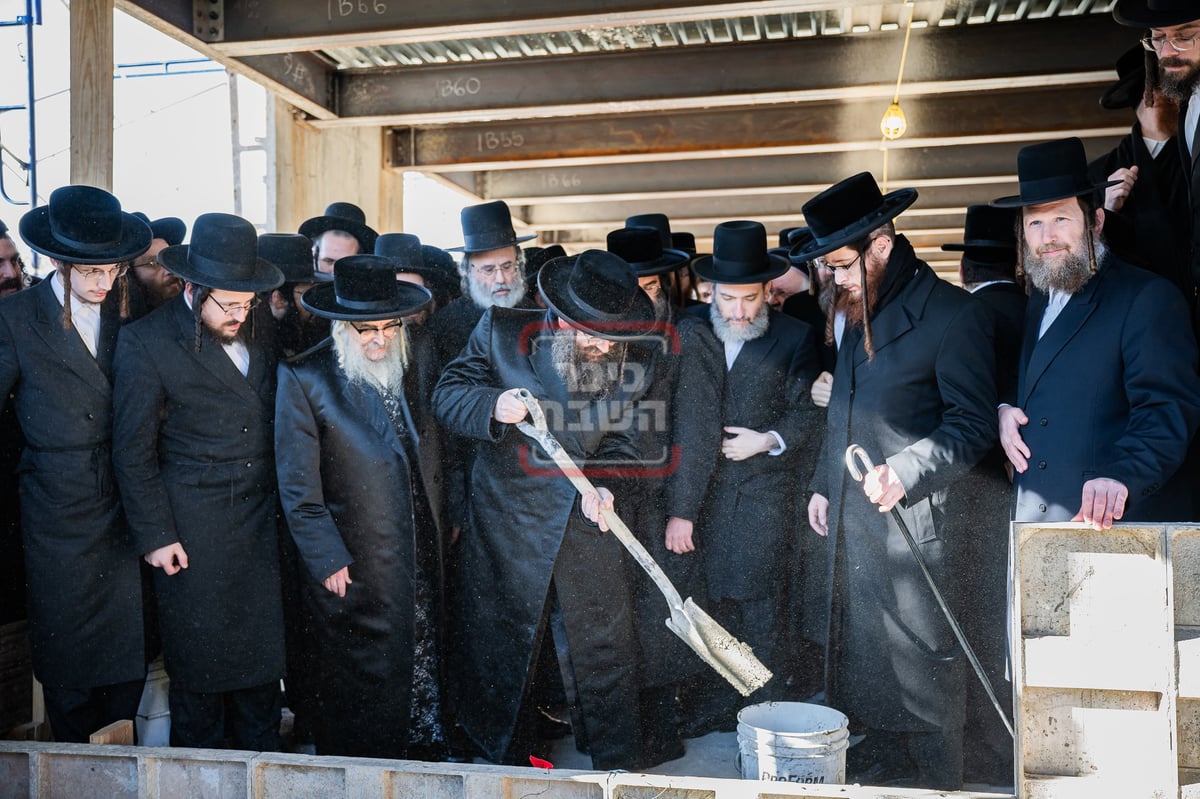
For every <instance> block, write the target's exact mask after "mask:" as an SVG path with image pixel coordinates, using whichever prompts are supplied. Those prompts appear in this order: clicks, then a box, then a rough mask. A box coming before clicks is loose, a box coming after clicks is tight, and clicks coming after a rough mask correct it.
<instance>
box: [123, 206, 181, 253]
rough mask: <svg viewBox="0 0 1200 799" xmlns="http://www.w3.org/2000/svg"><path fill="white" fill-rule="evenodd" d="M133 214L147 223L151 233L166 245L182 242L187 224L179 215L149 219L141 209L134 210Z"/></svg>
mask: <svg viewBox="0 0 1200 799" xmlns="http://www.w3.org/2000/svg"><path fill="white" fill-rule="evenodd" d="M133 215H134V216H136V217H137V218H138V219H140V220H142V221H143V222H145V223H146V224H147V225H149V226H150V233H151V235H152V236H154V238H156V239H162V240H163V241H165V242H166V243H167V246H172V245H175V244H183V237H184V236H186V235H187V224H186V223H185V222H184V221H183V220H182V219H180V218H179V217H177V216H164V217H163V218H162V219H151V218H150V217H148V216H146V215H145V214H143V213H142V212H141V211H134V212H133Z"/></svg>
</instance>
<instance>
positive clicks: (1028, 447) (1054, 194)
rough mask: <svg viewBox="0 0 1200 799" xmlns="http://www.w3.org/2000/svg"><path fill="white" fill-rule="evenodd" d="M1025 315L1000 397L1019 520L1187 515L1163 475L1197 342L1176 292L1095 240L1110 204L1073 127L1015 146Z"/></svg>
mask: <svg viewBox="0 0 1200 799" xmlns="http://www.w3.org/2000/svg"><path fill="white" fill-rule="evenodd" d="M1017 171H1018V174H1019V177H1020V183H1021V193H1020V194H1019V195H1016V196H1013V197H1004V198H1001V199H999V200H996V201H995V203H994V204H995V205H998V206H1002V207H1012V208H1020V209H1021V215H1020V224H1019V227H1018V232H1019V235H1020V241H1021V261H1022V265H1023V267H1024V270H1025V274H1026V275H1027V276H1028V277H1029V280H1030V282H1031V283H1032V284H1033V287H1034V288H1035V289H1036V291H1035V292H1034V294H1033V296H1032V297H1031V298H1030V301H1029V308H1028V310H1027V312H1026V315H1025V335H1024V341H1023V346H1022V351H1021V358H1020V369H1019V377H1018V385H1017V390H1016V395H1015V396H1009V397H1006V398H1004V399H1005V400H1006V403H1005V404H1002V405H1001V406H1000V413H999V416H1000V443H1001V445H1002V446H1003V447H1004V451H1005V454H1006V455H1007V456H1008V459H1009V461H1010V462H1011V463H1012V466H1013V469H1014V470H1015V472H1016V476H1015V484H1016V489H1017V501H1016V507H1015V510H1014V517H1013V518H1014V519H1015V520H1016V521H1023V522H1056V521H1068V520H1070V521H1082V522H1085V523H1087V524H1089V525H1091V526H1092V527H1094V528H1095V529H1098V530H1099V529H1104V528H1108V527H1111V526H1112V523H1113V522H1114V521H1117V520H1121V519H1124V520H1127V521H1175V520H1182V519H1186V518H1188V516H1187V515H1182V516H1181V515H1179V514H1180V513H1183V514H1186V513H1187V509H1188V507H1189V505H1188V488H1189V487H1187V486H1183V485H1178V486H1177V485H1175V484H1174V483H1173V482H1172V481H1171V477H1172V475H1174V474H1175V472H1176V470H1177V469H1178V468H1179V466H1180V464H1181V463H1182V462H1183V460H1184V456H1185V454H1186V453H1187V446H1188V442H1189V441H1190V440H1191V438H1192V435H1193V434H1194V433H1195V431H1196V428H1197V425H1198V424H1200V378H1198V377H1197V373H1196V360H1197V354H1196V341H1195V338H1194V336H1193V334H1192V330H1191V326H1190V325H1189V324H1188V310H1187V305H1186V302H1185V300H1184V299H1183V297H1182V296H1181V295H1180V294H1179V292H1178V291H1176V290H1175V289H1174V288H1173V287H1172V285H1171V284H1170V283H1169V282H1168V281H1167V280H1165V279H1163V278H1160V277H1158V276H1156V275H1152V274H1151V273H1149V272H1146V271H1143V270H1141V269H1137V268H1135V267H1132V266H1130V265H1128V264H1126V263H1124V262H1122V261H1121V260H1119V259H1118V258H1116V257H1115V256H1113V254H1112V253H1110V252H1108V251H1107V249H1106V248H1105V247H1104V245H1103V244H1102V242H1101V240H1100V232H1101V230H1102V229H1103V227H1104V210H1103V209H1098V208H1096V205H1095V200H1094V199H1093V197H1094V195H1095V193H1096V192H1097V191H1099V190H1100V189H1102V188H1104V186H1105V185H1107V184H1101V185H1099V186H1095V185H1092V183H1091V181H1090V180H1089V178H1088V172H1087V164H1086V161H1085V156H1084V149H1083V143H1082V142H1081V141H1080V140H1079V139H1063V140H1059V141H1053V142H1047V143H1044V144H1035V145H1030V146H1028V147H1025V148H1023V149H1022V150H1021V151H1020V153H1019V155H1018V156H1017Z"/></svg>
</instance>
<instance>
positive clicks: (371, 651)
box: [275, 255, 445, 759]
mask: <svg viewBox="0 0 1200 799" xmlns="http://www.w3.org/2000/svg"><path fill="white" fill-rule="evenodd" d="M430 299H431V297H430V294H429V292H428V291H427V290H426V289H424V288H423V287H420V286H416V285H413V284H410V283H407V282H403V281H397V280H396V279H395V266H394V264H393V262H392V261H391V260H390V259H388V258H384V257H381V256H375V255H355V256H348V257H346V258H342V259H340V260H339V261H338V262H337V264H336V265H335V267H334V280H333V282H332V283H326V284H320V285H317V286H315V287H313V288H311V289H309V290H308V291H307V292H305V294H304V295H303V297H302V298H301V302H302V303H303V304H304V307H305V308H306V309H307V310H308V311H309V312H310V313H312V314H314V315H315V316H319V317H322V318H324V319H330V320H332V328H331V336H330V340H329V341H327V342H326V343H324V344H322V345H321V346H319V347H317V348H314V349H312V350H309V351H308V352H306V353H304V354H303V355H300V356H298V357H296V358H294V359H292V360H291V361H288V362H287V363H284V364H281V365H280V367H279V389H278V393H277V395H276V403H275V408H276V417H275V419H276V422H275V453H276V469H277V471H278V476H279V490H280V498H281V501H282V504H283V510H284V514H285V516H286V518H287V523H288V527H289V528H290V530H291V534H292V538H293V539H294V540H295V542H296V548H297V550H298V551H299V554H300V558H301V560H302V561H303V563H304V564H305V566H306V567H307V568H306V569H305V571H306V572H307V573H306V574H304V575H302V581H301V589H300V593H301V598H302V614H303V616H304V629H306V630H308V631H309V633H310V635H311V637H312V641H311V649H312V652H313V659H314V662H313V663H312V665H311V668H312V669H313V670H314V679H313V682H314V684H315V686H316V697H315V706H314V708H313V711H314V714H313V715H314V719H313V722H314V727H315V730H314V732H315V742H316V748H317V753H318V754H322V755H325V754H336V755H348V756H359V757H389V758H409V759H427V758H433V757H437V756H440V755H441V754H442V753H443V746H444V744H445V733H444V727H443V722H442V701H441V696H442V691H441V682H440V679H439V673H440V663H441V653H440V633H441V629H440V602H439V600H440V594H441V534H440V531H441V529H442V526H441V525H442V520H443V517H444V514H443V512H442V495H441V491H440V488H441V471H440V470H441V450H440V438H441V436H440V433H439V430H438V427H437V424H436V423H435V422H434V420H433V417H432V413H431V410H430V405H429V402H430V396H431V393H432V391H433V386H434V384H435V383H436V381H437V368H436V364H435V361H434V356H433V352H432V347H431V342H430V341H429V339H428V336H427V335H426V334H425V331H424V330H423V329H422V328H420V327H409V326H408V325H406V324H404V323H403V322H402V319H403V317H405V316H408V315H410V314H412V313H414V312H416V311H417V310H419V309H420V308H422V307H424V306H426V305H427V304H428V303H429V302H430Z"/></svg>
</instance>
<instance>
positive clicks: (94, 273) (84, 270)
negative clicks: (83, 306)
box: [74, 264, 129, 283]
mask: <svg viewBox="0 0 1200 799" xmlns="http://www.w3.org/2000/svg"><path fill="white" fill-rule="evenodd" d="M74 269H75V271H76V272H78V273H79V276H80V277H82V278H83V279H84V280H91V281H94V282H97V283H98V282H100V278H101V277H107V278H108V279H109V280H117V279H119V278H122V277H125V273H126V272H128V271H129V266H128V265H127V264H122V265H121V266H114V267H111V268H109V269H104V268H102V267H99V266H76V267H74Z"/></svg>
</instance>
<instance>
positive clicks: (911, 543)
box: [846, 444, 1014, 735]
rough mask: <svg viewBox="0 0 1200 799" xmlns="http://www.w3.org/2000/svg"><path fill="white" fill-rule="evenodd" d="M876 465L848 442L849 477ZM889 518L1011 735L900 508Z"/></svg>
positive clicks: (861, 475) (864, 473)
mask: <svg viewBox="0 0 1200 799" xmlns="http://www.w3.org/2000/svg"><path fill="white" fill-rule="evenodd" d="M874 468H875V464H874V463H871V456H870V455H868V454H867V451H866V450H865V449H863V448H862V447H860V446H859V445H858V444H851V445H850V446H849V447H847V448H846V470H847V471H849V472H850V476H851V477H852V478H854V480H855V481H857V482H859V483H861V482H862V481H863V479H864V478H865V477H866V476H867V472H870V471H871V470H872V469H874ZM892 518H893V519H895V520H896V526H897V527H899V528H900V533H901V535H903V536H904V540H905V541H907V542H908V548H909V549H910V550H912V554H913V558H915V559H916V561H917V566H919V567H920V569H921V574H923V575H925V582H927V583H929V590H930V591H932V592H933V598H934V599H936V600H937V603H938V607H939V608H941V609H942V615H944V616H945V617H946V621H947V622H948V623H949V624H950V629H951V630H953V631H954V637H955V638H957V639H958V645H959V646H961V647H962V650H963V652H965V653H966V655H967V660H969V661H970V662H971V668H972V669H974V670H975V676H976V677H978V678H979V682H980V683H981V684H982V685H983V690H984V691H985V692H986V693H987V695H988V699H990V700H992V707H994V708H996V712H997V713H999V714H1000V720H1001V721H1002V722H1004V728H1005V729H1006V730H1008V734H1009V735H1014V733H1013V726H1012V722H1011V721H1009V720H1008V716H1007V715H1005V713H1004V710H1003V709H1001V707H1000V700H998V699H996V692H995V691H994V690H993V689H992V683H991V681H990V680H988V678H987V675H986V674H984V673H983V666H982V665H980V663H979V658H977V657H976V656H975V650H974V649H972V648H971V645H970V644H969V643H967V636H966V635H964V634H963V631H962V627H960V626H959V625H958V620H957V619H955V618H954V614H953V613H951V612H950V606H949V605H947V604H946V600H945V598H944V597H943V596H942V592H941V591H939V590H938V587H937V583H935V582H934V581H933V575H932V574H930V573H929V567H928V566H926V565H925V558H924V557H922V556H921V550H920V549H918V548H917V542H916V540H915V539H914V538H913V537H912V533H910V532H909V531H908V525H907V524H905V523H904V519H903V518H902V517H901V516H900V511H898V510H896V508H894V507H893V508H892Z"/></svg>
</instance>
